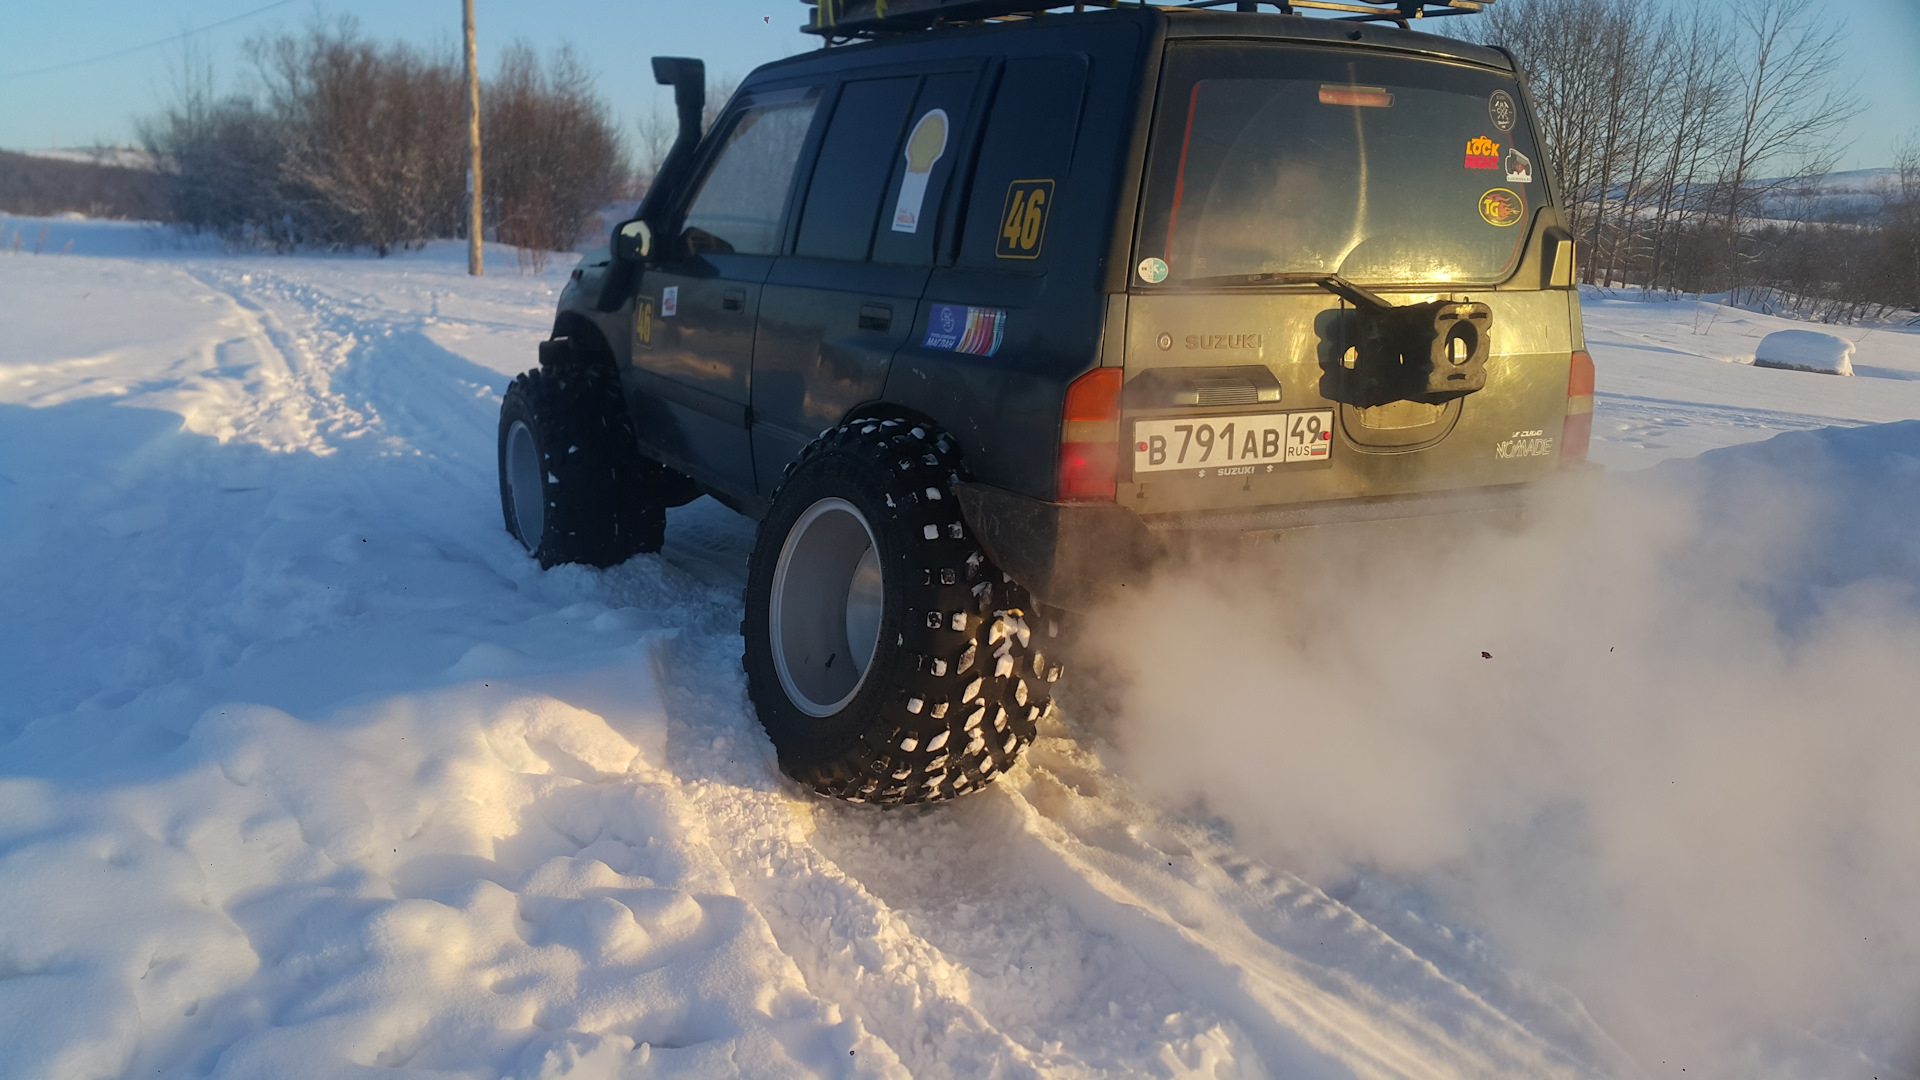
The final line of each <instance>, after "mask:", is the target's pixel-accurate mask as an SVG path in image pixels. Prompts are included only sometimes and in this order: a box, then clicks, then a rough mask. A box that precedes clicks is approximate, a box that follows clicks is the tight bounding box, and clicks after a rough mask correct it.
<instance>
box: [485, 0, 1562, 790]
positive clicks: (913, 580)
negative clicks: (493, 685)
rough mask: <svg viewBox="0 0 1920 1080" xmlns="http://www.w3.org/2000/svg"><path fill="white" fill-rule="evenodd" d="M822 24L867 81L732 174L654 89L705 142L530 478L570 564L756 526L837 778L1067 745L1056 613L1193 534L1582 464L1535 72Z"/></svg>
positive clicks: (790, 726) (819, 79)
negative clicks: (696, 512)
mask: <svg viewBox="0 0 1920 1080" xmlns="http://www.w3.org/2000/svg"><path fill="white" fill-rule="evenodd" d="M819 3H820V6H819V7H818V8H817V9H816V11H815V14H814V20H813V22H814V26H813V27H812V29H813V30H814V31H816V32H819V33H822V34H823V35H826V36H827V37H828V39H829V40H828V44H829V45H833V46H835V47H831V48H824V49H821V50H819V51H816V52H812V53H808V54H803V55H799V56H795V57H792V58H789V59H786V60H782V61H779V62H777V63H773V64H769V65H767V66H765V67H762V68H760V69H758V70H757V71H755V72H754V73H753V74H752V75H751V76H749V77H748V78H747V79H746V80H745V82H743V83H742V84H741V87H740V90H739V92H738V93H737V94H736V95H735V96H734V97H733V99H732V101H731V102H730V103H729V104H728V106H727V107H726V109H725V111H724V112H723V113H722V114H721V115H720V117H719V118H718V120H717V121H716V122H715V123H714V124H713V126H712V128H711V130H709V131H707V132H706V133H705V135H704V137H703V136H702V135H701V133H700V111H701V106H702V101H703V97H704V75H703V69H702V68H701V65H700V63H699V62H698V61H694V60H683V59H673V58H658V59H656V60H655V61H654V69H655V74H656V77H657V78H658V79H659V80H660V81H661V82H662V83H665V84H671V85H673V86H675V88H676V103H677V106H678V110H679V116H680V134H679V137H678V139H677V141H676V142H675V144H674V147H673V149H672V151H671V152H670V154H669V155H668V158H667V160H666V162H665V163H664V164H663V165H662V167H661V169H660V171H659V175H658V176H657V177H656V180H655V183H654V185H653V187H652V188H651V190H649V191H648V193H647V195H646V198H645V200H644V201H643V202H642V203H641V205H640V207H639V210H638V211H637V213H636V215H635V217H634V218H633V219H632V220H630V221H628V222H625V223H623V224H622V225H620V226H618V227H617V228H616V229H615V230H614V234H613V237H612V241H611V243H610V245H609V250H608V251H607V252H606V253H604V254H602V255H599V256H597V257H593V258H590V259H588V260H587V261H586V262H585V263H583V264H582V265H581V266H580V268H578V269H576V270H575V271H574V272H573V277H572V280H571V281H570V282H569V283H568V285H567V287H566V289H565V291H564V292H563V293H562V295H561V298H560V304H559V313H558V316H557V318H556V319H555V321H554V327H553V334H552V337H551V339H550V340H548V341H545V342H542V343H541V345H540V367H539V369H538V370H535V371H530V372H528V373H527V374H525V375H522V376H520V377H518V378H517V379H516V380H515V381H514V383H513V385H512V386H511V388H510V389H509V390H508V391H507V393H506V397H505V400H504V402H503V403H502V407H501V415H500V449H499V463H500V480H501V485H500V487H501V502H502V506H503V509H504V512H505V515H506V523H507V528H508V529H509V530H510V531H511V532H512V533H513V535H515V536H516V537H518V538H519V539H520V540H521V542H522V543H524V544H525V545H526V547H527V549H528V550H529V551H530V552H532V553H533V554H534V555H535V556H536V557H538V559H539V560H540V562H541V564H542V565H543V566H551V565H553V564H555V563H562V562H585V563H590V564H593V565H598V566H605V565H611V564H613V563H616V562H619V561H621V560H623V559H625V558H627V557H628V556H630V555H632V554H634V553H636V552H644V551H656V550H658V549H659V547H660V544H661V540H662V534H663V530H664V528H665V521H666V518H665V511H666V509H667V508H668V507H671V506H677V505H681V504H683V503H685V502H688V501H690V500H692V499H694V498H697V497H699V496H700V495H703V494H705V495H710V496H712V497H713V498H715V499H718V500H719V501H720V502H722V503H724V504H726V505H727V506H729V507H732V508H733V509H735V510H737V511H739V512H740V513H742V514H746V515H748V516H750V517H752V518H755V519H757V520H758V522H759V527H758V533H757V538H756V541H755V546H754V550H753V553H752V556H751V558H750V561H749V568H748V585H747V595H746V620H745V623H744V624H743V627H742V630H743V635H744V638H745V654H746V655H745V667H746V674H747V687H748V691H749V693H750V695H751V697H752V700H753V702H754V706H755V708H756V710H757V712H758V714H759V716H760V719H761V721H762V723H763V724H764V725H765V727H766V730H767V733H768V735H769V736H770V737H771V739H772V742H773V745H774V747H775V748H776V750H777V752H778V754H779V758H780V762H781V766H782V768H783V769H784V770H785V771H786V772H787V773H788V774H789V775H790V776H792V777H794V778H795V779H797V780H799V781H800V782H802V783H804V784H806V785H808V786H810V787H811V788H813V789H814V790H816V791H818V792H820V793H822V794H825V795H829V796H834V797H838V798H842V799H847V800H851V801H866V802H882V803H909V802H921V801H927V800H933V799H942V798H948V797H952V796H954V795H958V794H963V793H965V792H968V791H973V790H978V789H979V788H981V787H983V786H985V785H986V784H988V783H990V782H991V780H992V779H993V778H994V777H995V776H996V775H997V774H998V773H1000V772H1002V771H1004V770H1005V769H1006V768H1008V767H1009V766H1010V765H1011V764H1012V763H1013V762H1014V761H1015V760H1016V759H1017V757H1018V756H1019V754H1020V753H1021V751H1022V749H1023V747H1024V746H1025V745H1026V744H1027V743H1028V742H1029V741H1030V740H1031V739H1032V738H1033V735H1034V729H1035V722H1036V721H1037V720H1038V719H1039V718H1040V717H1041V716H1042V715H1043V714H1044V713H1045V712H1046V711H1047V710H1048V709H1049V708H1050V707H1051V706H1050V701H1051V698H1052V691H1053V689H1054V684H1055V680H1057V679H1058V678H1059V676H1060V672H1061V668H1060V664H1059V662H1058V660H1057V654H1058V651H1059V649H1058V646H1059V644H1060V642H1059V641H1058V639H1057V637H1056V635H1057V633H1058V628H1057V625H1056V623H1055V622H1054V621H1053V619H1052V617H1051V613H1053V612H1055V611H1059V610H1064V611H1073V610H1085V609H1087V608H1089V607H1091V606H1093V605H1096V604H1098V603H1099V602H1100V600H1101V598H1102V597H1103V596H1104V595H1106V593H1107V592H1108V590H1111V589H1113V588H1115V587H1116V586H1119V585H1122V584H1124V583H1126V582H1129V581H1138V580H1139V578H1140V575H1142V574H1144V573H1145V572H1146V570H1147V569H1148V567H1150V566H1151V565H1152V564H1153V562H1154V561H1155V559H1156V557H1157V556H1158V555H1159V554H1160V553H1162V552H1165V551H1166V550H1168V549H1169V547H1170V546H1173V545H1174V543H1175V541H1176V540H1185V539H1191V538H1195V537H1205V536H1239V535H1244V534H1247V533H1253V532H1271V531H1277V530H1286V529H1294V528H1298V527H1302V526H1311V525H1320V524H1327V523H1333V522H1357V521H1368V520H1374V519H1387V518H1407V517H1412V516H1417V515H1427V514H1442V513H1460V512H1477V511H1490V510H1500V509H1501V508H1504V507H1510V506H1512V505H1513V504H1514V503H1515V501H1516V499H1517V496H1518V494H1519V493H1520V492H1521V491H1522V490H1523V489H1524V488H1525V487H1526V486H1527V485H1529V484H1533V483H1535V482H1538V481H1542V480H1544V479H1546V478H1548V477H1549V476H1551V475H1553V474H1554V473H1555V472H1556V470H1557V469H1559V468H1560V467H1562V466H1565V465H1567V464H1569V463H1574V462H1580V461H1582V460H1583V459H1584V458H1585V455H1586V446H1587V436H1588V429H1589V424H1590V419H1591V401H1592V398H1591V394H1592V386H1593V379H1592V364H1591V361H1590V360H1588V359H1587V357H1586V355H1585V353H1584V352H1583V351H1582V350H1583V348H1584V346H1583V342H1582V337H1581V329H1580V309H1579V299H1578V293H1577V292H1576V291H1575V290H1574V288H1573V281H1574V274H1573V254H1574V252H1573V243H1572V237H1571V236H1570V235H1569V234H1568V232H1567V230H1566V228H1565V225H1564V219H1563V216H1562V213H1561V210H1560V208H1559V206H1558V203H1557V200H1556V198H1555V196H1554V192H1553V189H1552V181H1551V178H1550V177H1549V176H1548V175H1547V172H1546V170H1545V168H1544V161H1545V155H1544V154H1543V152H1542V150H1541V148H1540V145H1539V142H1538V139H1537V136H1536V135H1535V133H1534V127H1533V123H1532V115H1533V109H1532V106H1531V105H1530V103H1529V101H1528V98H1527V94H1526V90H1525V87H1524V86H1523V85H1522V83H1521V81H1520V78H1519V74H1518V72H1517V71H1516V68H1515V65H1514V63H1513V60H1512V58H1511V57H1510V56H1509V55H1508V54H1506V53H1504V52H1501V51H1498V50H1493V49H1486V48H1481V47H1478V46H1474V45H1468V44H1464V43H1462V42H1460V41H1455V40H1451V39H1447V38H1441V37H1434V36H1429V35H1426V34H1420V33H1413V32H1410V31H1408V30H1406V29H1405V28H1404V19H1403V18H1402V19H1397V20H1396V21H1401V22H1402V27H1401V28H1394V27H1383V26H1377V25H1370V24H1367V23H1364V22H1356V21H1339V20H1332V19H1309V18H1305V17H1301V16H1298V15H1293V14H1269V13H1253V12H1250V11H1249V10H1248V9H1251V8H1252V7H1254V5H1252V4H1247V3H1240V4H1239V5H1238V7H1239V8H1240V9H1241V10H1239V11H1232V12H1229V11H1220V10H1169V9H1162V8H1155V7H1150V6H1144V5H1143V6H1138V7H1126V8H1121V9H1118V10H1101V11H1089V12H1084V13H1075V14H1065V13H1061V14H1057V15H1048V14H1045V9H1046V8H1047V7H1049V6H1054V7H1059V6H1065V5H1058V4H1054V5H1048V4H1044V3H1035V2H1033V0H1027V2H1025V3H1020V2H1016V0H892V2H887V3H877V2H876V0H844V2H840V0H819ZM1299 3H1300V0H1294V4H1295V5H1298V4H1299ZM1076 6H1078V5H1076ZM1274 6H1279V7H1281V8H1283V9H1287V10H1290V9H1291V6H1290V5H1285V4H1282V5H1274ZM1346 6H1347V10H1352V9H1353V5H1352V0H1348V3H1347V5H1346ZM1386 6H1387V7H1388V8H1390V9H1391V11H1390V12H1389V14H1392V15H1395V16H1401V17H1404V16H1406V15H1409V14H1421V13H1425V12H1424V10H1423V9H1422V5H1420V4H1418V3H1407V2H1404V0H1395V3H1393V4H1391V5H1386ZM1462 6H1465V7H1472V6H1475V5H1462ZM848 41H851V42H852V43H847V42H848ZM1043 613H1046V614H1043Z"/></svg>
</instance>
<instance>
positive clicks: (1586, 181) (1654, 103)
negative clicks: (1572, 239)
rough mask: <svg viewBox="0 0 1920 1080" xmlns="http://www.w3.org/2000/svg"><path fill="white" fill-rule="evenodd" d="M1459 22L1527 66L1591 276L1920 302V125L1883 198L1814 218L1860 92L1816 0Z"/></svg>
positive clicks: (1862, 308) (1591, 3) (1829, 309)
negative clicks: (1862, 211)
mask: <svg viewBox="0 0 1920 1080" xmlns="http://www.w3.org/2000/svg"><path fill="white" fill-rule="evenodd" d="M1459 23H1460V24H1463V25H1461V26H1460V28H1459V31H1458V32H1461V33H1462V34H1463V35H1464V36H1466V37H1468V38H1470V39H1472V40H1475V41H1478V42H1480V43H1482V44H1488V45H1498V46H1501V47H1504V48H1506V49H1508V50H1509V51H1510V52H1512V53H1513V55H1514V57H1515V59H1516V60H1517V61H1518V62H1519V64H1520V66H1521V68H1522V69H1523V70H1524V71H1525V72H1526V75H1527V79H1528V83H1529V86H1530V88H1531V90H1532V94H1533V97H1534V100H1535V103H1536V105H1537V106H1538V111H1539V113H1540V115H1539V117H1538V118H1537V119H1538V121H1539V123H1540V126H1541V128H1542V130H1541V135H1542V137H1543V138H1544V140H1545V142H1546V145H1547V148H1548V156H1549V159H1550V165H1551V167H1552V169H1553V172H1554V175H1555V176H1556V177H1557V178H1558V182H1559V187H1560V191H1561V195H1562V198H1563V200H1564V201H1565V202H1566V204H1567V212H1568V214H1569V217H1570V222H1569V224H1570V226H1571V227H1572V229H1573V231H1574V233H1575V235H1576V237H1577V238H1578V239H1579V240H1580V241H1581V244H1582V254H1583V260H1584V261H1583V269H1582V276H1583V280H1584V281H1585V282H1587V283H1589V284H1596V283H1614V284H1631V285H1637V286H1641V287H1644V288H1646V289H1649V290H1665V291H1670V292H1690V293H1702V292H1707V293H1714V292H1731V293H1733V294H1735V299H1736V301H1738V302H1744V303H1758V304H1761V305H1766V306H1776V307H1781V308H1786V309H1791V310H1792V311H1793V312H1794V313H1795V314H1799V315H1802V316H1807V317H1813V318H1821V319H1829V320H1833V319H1852V318H1857V317H1860V316H1862V315H1865V314H1868V313H1870V312H1873V311H1876V310H1884V309H1890V308H1901V307H1904V308H1915V309H1920V129H1916V132H1915V134H1914V135H1913V136H1910V137H1909V138H1908V140H1907V142H1906V143H1905V144H1904V145H1903V146H1902V147H1900V148H1898V149H1896V151H1895V155H1896V163H1895V164H1896V168H1895V171H1894V175H1893V177H1892V179H1891V180H1889V181H1888V182H1887V183H1886V184H1885V185H1883V190H1882V191H1880V192H1879V193H1878V194H1879V195H1880V197H1881V199H1882V201H1883V204H1884V209H1883V210H1882V212H1881V213H1879V214H1878V215H1873V216H1871V217H1868V218H1865V219H1863V220H1853V221H1834V220H1819V218H1820V216H1821V215H1820V207H1821V205H1822V202H1821V200H1819V199H1818V198H1816V197H1814V196H1815V195H1816V189H1817V186H1818V182H1819V178H1820V177H1822V176H1823V175H1824V174H1826V173H1828V172H1829V171H1830V170H1831V169H1832V167H1833V164H1834V162H1835V161H1836V160H1837V159H1838V157H1839V155H1840V153H1841V151H1842V150H1843V149H1844V147H1843V146H1842V145H1841V143H1840V138H1841V135H1842V132H1843V131H1844V129H1845V127H1846V125H1847V123H1848V122H1849V121H1850V120H1851V119H1852V118H1853V117H1854V116H1855V115H1857V114H1858V112H1859V108H1860V105H1859V100H1858V98H1857V96H1856V95H1855V93H1854V90H1853V87H1852V86H1851V85H1850V84H1848V83H1846V82H1844V81H1842V80H1843V79H1844V76H1845V73H1846V72H1847V71H1849V70H1851V68H1850V66H1849V65H1847V64H1845V63H1844V62H1843V61H1844V59H1845V57H1844V52H1843V46H1842V39H1841V28H1840V27H1839V26H1838V25H1837V24H1836V23H1835V22H1834V21H1833V20H1832V19H1831V18H1830V17H1829V14H1828V12H1827V11H1826V10H1825V9H1824V7H1823V6H1822V4H1821V3H1820V2H1819V0H1702V2H1700V3H1689V4H1682V5H1674V4H1667V3H1660V2H1658V0H1504V2H1502V3H1499V4H1497V5H1493V6H1491V7H1489V9H1488V10H1487V11H1486V12H1485V13H1484V14H1482V15H1479V16H1476V17H1474V18H1472V19H1462V20H1459Z"/></svg>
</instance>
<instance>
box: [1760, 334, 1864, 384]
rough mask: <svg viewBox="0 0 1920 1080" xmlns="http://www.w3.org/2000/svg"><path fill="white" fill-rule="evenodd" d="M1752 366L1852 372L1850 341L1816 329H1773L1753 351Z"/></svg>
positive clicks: (1851, 346)
mask: <svg viewBox="0 0 1920 1080" xmlns="http://www.w3.org/2000/svg"><path fill="white" fill-rule="evenodd" d="M1753 366H1754V367H1763V368H1786V369H1788V370H1790V371H1816V372H1820V373H1822V374H1826V375H1852V374H1853V342H1851V341H1848V340H1847V339H1846V338H1843V337H1840V336H1838V335H1836V334H1823V333H1821V332H1820V331H1818V330H1775V331H1774V332H1773V333H1771V334H1768V335H1767V336H1766V337H1764V338H1761V339H1760V344H1759V346H1757V347H1756V348H1755V349H1754V350H1753Z"/></svg>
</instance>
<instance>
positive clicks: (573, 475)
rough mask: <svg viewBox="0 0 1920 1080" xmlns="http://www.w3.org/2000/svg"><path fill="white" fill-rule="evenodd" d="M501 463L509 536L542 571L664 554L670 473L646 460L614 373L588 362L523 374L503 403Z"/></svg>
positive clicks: (501, 494) (503, 505) (502, 491)
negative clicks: (664, 495)
mask: <svg viewBox="0 0 1920 1080" xmlns="http://www.w3.org/2000/svg"><path fill="white" fill-rule="evenodd" d="M499 467H500V508H501V512H502V514H503V515H504V516H505V518H506V525H507V531H508V532H509V533H511V534H513V536H514V537H515V538H516V539H518V540H519V541H520V542H521V544H523V545H525V546H526V549H527V551H528V552H529V553H530V554H532V555H533V556H534V557H535V558H537V559H539V560H540V565H541V566H542V567H551V566H554V565H557V564H559V563H586V564H588V565H590V566H613V565H616V564H618V563H621V562H624V561H626V560H627V559H628V558H630V557H632V556H633V555H636V554H638V553H640V552H644V551H659V550H660V544H661V541H662V539H663V538H664V536H665V532H666V521H667V518H666V504H665V502H664V501H663V500H662V498H661V489H662V486H663V481H662V478H661V474H662V472H663V470H662V469H661V467H660V466H659V465H657V464H654V463H653V462H650V461H648V460H647V459H645V458H643V457H641V456H640V452H639V450H638V448H637V447H636V444H635V442H634V438H633V426H632V421H631V420H629V419H628V416H627V411H626V405H625V402H623V401H622V400H621V396H620V386H619V381H618V380H617V379H616V378H615V377H614V376H613V374H612V373H611V372H608V371H605V370H603V369H602V368H600V367H598V366H592V365H584V364H583V365H575V366H569V367H566V368H556V369H545V368H542V369H539V370H536V371H529V372H527V373H526V374H524V375H521V376H519V377H517V378H515V379H514V380H513V385H511V386H509V387H508V388H507V393H506V396H505V398H503V399H502V400H501V402H500V439H499Z"/></svg>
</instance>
